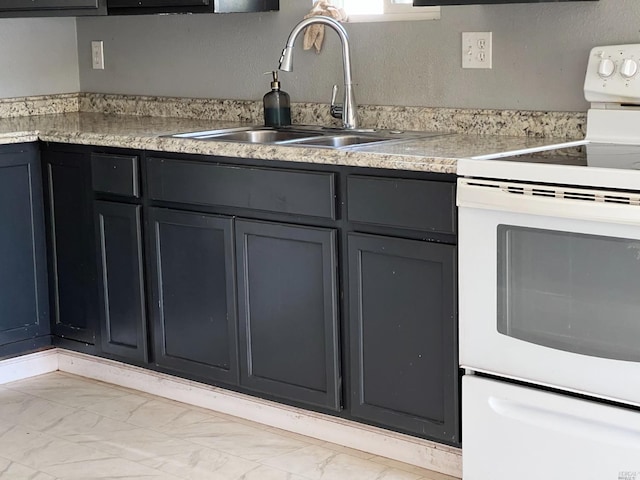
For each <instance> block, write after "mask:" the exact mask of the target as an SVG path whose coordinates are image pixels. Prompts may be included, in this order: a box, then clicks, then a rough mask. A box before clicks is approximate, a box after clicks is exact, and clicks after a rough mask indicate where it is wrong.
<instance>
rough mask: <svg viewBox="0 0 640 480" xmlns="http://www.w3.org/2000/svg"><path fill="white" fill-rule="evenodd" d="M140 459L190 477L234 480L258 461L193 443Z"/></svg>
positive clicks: (172, 472) (204, 479)
mask: <svg viewBox="0 0 640 480" xmlns="http://www.w3.org/2000/svg"><path fill="white" fill-rule="evenodd" d="M140 463H142V464H143V465H147V466H149V467H152V468H154V469H156V470H161V471H163V472H167V473H169V474H172V475H175V476H176V477H180V478H185V479H189V480H235V479H244V478H245V477H243V475H245V474H246V473H247V472H249V471H251V470H254V469H255V468H257V467H258V466H259V465H258V464H257V463H255V462H252V461H251V460H246V459H243V458H239V457H234V456H231V455H227V454H224V453H222V452H218V451H216V450H213V449H210V448H206V447H201V446H197V445H193V446H192V448H191V449H190V451H188V452H182V453H172V454H167V455H164V456H158V457H154V458H149V459H146V460H142V461H141V462H140Z"/></svg>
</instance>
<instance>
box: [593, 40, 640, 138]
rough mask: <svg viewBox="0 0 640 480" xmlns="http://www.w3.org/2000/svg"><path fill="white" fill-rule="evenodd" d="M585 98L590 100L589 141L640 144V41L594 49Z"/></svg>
mask: <svg viewBox="0 0 640 480" xmlns="http://www.w3.org/2000/svg"><path fill="white" fill-rule="evenodd" d="M584 97H585V99H586V100H587V101H589V102H591V109H590V110H589V112H588V118H587V137H586V138H587V140H589V141H592V142H602V143H626V144H640V128H639V125H640V44H629V45H609V46H603V47H595V48H593V49H592V50H591V53H590V55H589V63H588V65H587V73H586V75H585V80H584Z"/></svg>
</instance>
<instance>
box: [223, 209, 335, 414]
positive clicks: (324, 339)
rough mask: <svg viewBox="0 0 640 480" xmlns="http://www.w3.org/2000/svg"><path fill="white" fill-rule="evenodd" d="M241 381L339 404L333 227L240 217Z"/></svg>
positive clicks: (310, 400) (310, 401)
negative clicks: (258, 220) (249, 219)
mask: <svg viewBox="0 0 640 480" xmlns="http://www.w3.org/2000/svg"><path fill="white" fill-rule="evenodd" d="M236 249H237V252H238V293H239V332H240V351H241V361H240V365H241V376H240V382H241V385H243V386H245V387H248V388H250V389H252V390H256V391H259V392H263V393H267V394H270V395H274V396H276V397H280V398H284V399H287V400H291V401H295V402H302V403H307V404H312V405H318V406H323V407H328V408H331V409H334V410H339V409H340V406H341V405H340V373H339V360H338V358H339V357H338V355H339V351H338V348H339V347H338V309H337V279H336V275H337V270H336V268H337V267H336V261H337V253H336V239H335V231H334V230H332V229H326V228H314V227H301V226H291V225H286V224H277V223H267V222H257V221H246V220H238V221H237V222H236Z"/></svg>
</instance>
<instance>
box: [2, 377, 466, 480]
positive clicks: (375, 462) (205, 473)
mask: <svg viewBox="0 0 640 480" xmlns="http://www.w3.org/2000/svg"><path fill="white" fill-rule="evenodd" d="M0 457H6V459H7V460H5V459H3V458H0V472H2V471H3V470H2V468H3V465H4V466H5V469H6V468H7V465H8V466H9V467H10V468H11V469H13V470H12V475H14V473H15V472H18V473H15V475H14V476H8V475H9V474H8V473H5V474H0V480H7V479H13V478H16V479H20V480H21V479H22V478H23V477H20V475H22V473H20V472H24V474H25V475H26V476H25V477H24V478H25V479H26V478H31V477H30V475H31V474H36V475H40V476H39V477H33V478H35V479H37V480H51V479H52V478H56V479H59V480H66V479H69V480H71V479H82V480H90V479H101V480H103V479H104V480H107V479H109V478H114V479H115V478H118V479H123V478H126V479H130V480H135V479H138V478H140V479H142V478H145V479H155V480H175V479H189V480H199V479H206V480H455V479H453V477H447V476H445V475H441V474H438V473H435V472H430V471H428V470H424V469H420V468H417V467H412V466H409V465H405V464H401V463H399V462H394V461H393V460H388V459H385V458H382V457H376V456H373V455H370V454H368V453H366V452H361V451H359V450H353V449H350V448H346V447H341V446H338V445H334V444H330V443H327V442H323V441H320V440H317V439H312V438H309V437H305V436H303V435H298V434H295V433H290V432H286V431H283V430H280V429H277V428H272V427H269V426H266V425H262V424H258V423H255V422H251V421H248V420H243V419H237V418H236V417H232V416H230V415H225V414H221V413H218V412H213V411H210V410H207V409H204V408H199V407H192V406H189V405H185V404H182V403H179V402H175V401H172V400H167V399H163V398H160V397H155V396H153V395H149V394H145V393H140V392H136V391H134V390H129V389H124V388H120V387H113V388H112V387H111V386H110V385H108V384H104V383H101V382H97V381H94V380H89V379H84V378H81V377H75V376H73V375H69V374H62V373H59V372H58V373H53V374H48V375H43V376H40V377H35V378H31V379H28V380H22V381H19V382H13V383H10V384H6V386H5V387H4V388H2V389H0ZM3 460H4V463H2V461H3ZM7 462H11V463H7ZM20 469H22V470H20ZM8 471H9V470H7V472H8ZM38 472H40V473H38ZM16 475H17V476H16Z"/></svg>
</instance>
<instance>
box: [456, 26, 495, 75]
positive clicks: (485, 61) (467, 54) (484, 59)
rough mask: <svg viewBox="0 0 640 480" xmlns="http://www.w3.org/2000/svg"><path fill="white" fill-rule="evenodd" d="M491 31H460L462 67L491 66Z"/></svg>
mask: <svg viewBox="0 0 640 480" xmlns="http://www.w3.org/2000/svg"><path fill="white" fill-rule="evenodd" d="M491 37H492V35H491V32H462V68H492V61H493V55H492V44H491V40H492V38H491Z"/></svg>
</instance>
